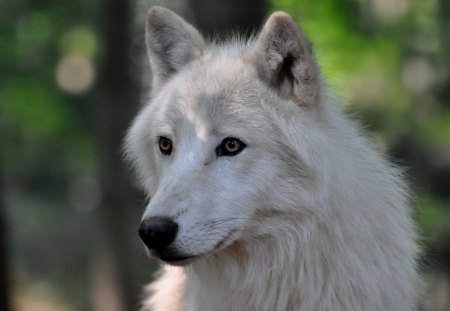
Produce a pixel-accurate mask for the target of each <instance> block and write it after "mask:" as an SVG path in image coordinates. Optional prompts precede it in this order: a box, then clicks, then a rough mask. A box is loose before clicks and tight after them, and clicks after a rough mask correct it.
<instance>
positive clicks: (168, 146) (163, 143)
mask: <svg viewBox="0 0 450 311" xmlns="http://www.w3.org/2000/svg"><path fill="white" fill-rule="evenodd" d="M172 147H173V146H172V141H171V140H170V139H169V138H167V137H162V136H161V137H160V138H159V150H160V151H161V153H162V154H164V155H170V154H171V153H172Z"/></svg>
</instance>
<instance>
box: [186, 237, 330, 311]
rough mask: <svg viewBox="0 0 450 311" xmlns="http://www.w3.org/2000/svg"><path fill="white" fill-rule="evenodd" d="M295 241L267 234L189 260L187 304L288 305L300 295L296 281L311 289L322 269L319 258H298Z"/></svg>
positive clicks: (202, 308) (204, 310)
mask: <svg viewBox="0 0 450 311" xmlns="http://www.w3.org/2000/svg"><path fill="white" fill-rule="evenodd" d="M285 238H286V237H285ZM288 240H289V239H288ZM297 242H298V243H297V244H296V245H297V247H298V248H293V247H292V244H291V246H290V248H289V247H288V245H283V244H282V243H281V242H280V241H275V240H273V239H267V240H266V241H259V242H256V243H255V242H252V244H251V245H241V244H235V245H232V246H231V247H229V248H228V249H227V250H225V251H222V252H221V253H219V254H217V255H216V256H214V257H213V258H208V259H205V260H201V261H199V262H197V263H194V265H193V266H192V267H190V268H189V269H188V270H187V283H186V288H185V293H186V296H185V297H186V299H187V304H188V305H189V306H195V307H193V308H192V310H198V311H210V310H214V311H222V310H224V311H225V310H227V311H230V310H248V311H253V310H255V311H256V310H260V311H265V310H267V311H269V310H271V311H273V310H292V309H293V306H299V305H300V302H299V301H300V300H301V296H302V295H305V294H306V293H304V290H303V289H302V288H305V287H304V286H301V285H302V284H301V283H303V282H308V289H312V290H311V292H312V293H313V292H314V291H315V289H316V287H315V286H314V282H316V280H318V279H319V280H323V278H322V277H319V276H317V274H318V273H319V274H321V273H322V272H320V271H319V270H320V263H318V262H308V261H310V259H309V258H308V256H301V258H300V255H301V242H300V241H297ZM291 243H292V241H291ZM294 245H295V244H294ZM249 254H251V256H250V255H249ZM313 269H314V270H313ZM213 299H220V301H219V300H213ZM188 310H191V309H188Z"/></svg>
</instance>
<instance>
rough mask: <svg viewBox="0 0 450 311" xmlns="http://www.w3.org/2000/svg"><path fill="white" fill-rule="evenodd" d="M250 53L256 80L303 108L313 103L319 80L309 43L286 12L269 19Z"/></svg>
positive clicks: (315, 98) (315, 99) (274, 14)
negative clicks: (258, 79) (254, 67)
mask: <svg viewBox="0 0 450 311" xmlns="http://www.w3.org/2000/svg"><path fill="white" fill-rule="evenodd" d="M253 53H254V54H253V55H252V61H253V63H254V65H255V66H256V69H257V72H258V75H259V78H260V79H261V80H262V81H263V82H265V83H267V84H268V85H269V86H270V87H272V88H273V89H274V90H275V91H276V92H277V93H278V94H279V96H281V97H282V98H287V99H293V100H294V101H296V102H297V103H298V104H300V105H302V106H311V105H314V104H315V103H316V101H317V94H318V91H319V87H320V85H319V78H320V77H319V70H318V67H317V65H316V63H315V61H314V57H313V54H312V49H311V44H310V42H309V41H308V39H307V38H306V36H305V34H304V33H303V32H302V31H301V30H300V28H299V27H298V26H297V24H296V23H295V22H294V20H293V19H292V18H291V17H290V16H289V15H288V14H287V13H284V12H275V13H273V14H272V15H271V16H270V17H269V19H268V20H267V22H266V24H265V25H264V28H263V30H262V31H261V33H260V35H259V37H258V39H257V40H256V43H255V47H254V50H253Z"/></svg>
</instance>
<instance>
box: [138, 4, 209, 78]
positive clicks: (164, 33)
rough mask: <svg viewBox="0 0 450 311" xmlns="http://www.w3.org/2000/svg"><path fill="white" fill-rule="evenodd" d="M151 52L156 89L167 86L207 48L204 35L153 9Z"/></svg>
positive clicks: (149, 35) (149, 21)
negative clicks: (167, 83) (166, 82)
mask: <svg viewBox="0 0 450 311" xmlns="http://www.w3.org/2000/svg"><path fill="white" fill-rule="evenodd" d="M146 43H147V51H148V55H149V58H150V64H151V66H152V71H153V86H159V85H161V84H163V83H164V82H165V81H166V80H167V79H168V78H169V77H170V76H172V75H173V74H175V73H176V72H177V71H178V70H180V69H181V68H182V67H183V66H184V65H186V64H187V63H189V62H190V61H192V60H193V59H195V58H196V57H198V56H199V55H200V54H201V53H202V51H203V49H204V48H205V41H204V39H203V37H202V36H201V35H200V33H199V32H198V31H197V30H196V29H195V28H194V27H192V26H191V25H190V24H188V23H187V22H186V21H185V20H184V19H182V18H181V17H180V16H178V15H177V14H175V13H174V12H172V11H170V10H168V9H166V8H163V7H159V6H154V7H152V8H150V10H149V11H148V15H147V27H146Z"/></svg>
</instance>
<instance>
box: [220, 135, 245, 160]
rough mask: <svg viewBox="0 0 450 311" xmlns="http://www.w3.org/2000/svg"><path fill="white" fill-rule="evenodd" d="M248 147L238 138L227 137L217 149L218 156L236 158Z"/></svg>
mask: <svg viewBox="0 0 450 311" xmlns="http://www.w3.org/2000/svg"><path fill="white" fill-rule="evenodd" d="M245 147H246V145H245V144H244V143H243V142H242V141H240V140H239V139H237V138H233V137H227V138H225V139H224V140H223V141H222V143H221V144H220V145H219V146H218V147H217V148H216V154H217V156H235V155H237V154H238V153H239V152H241V151H242V150H243V149H244V148H245Z"/></svg>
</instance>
